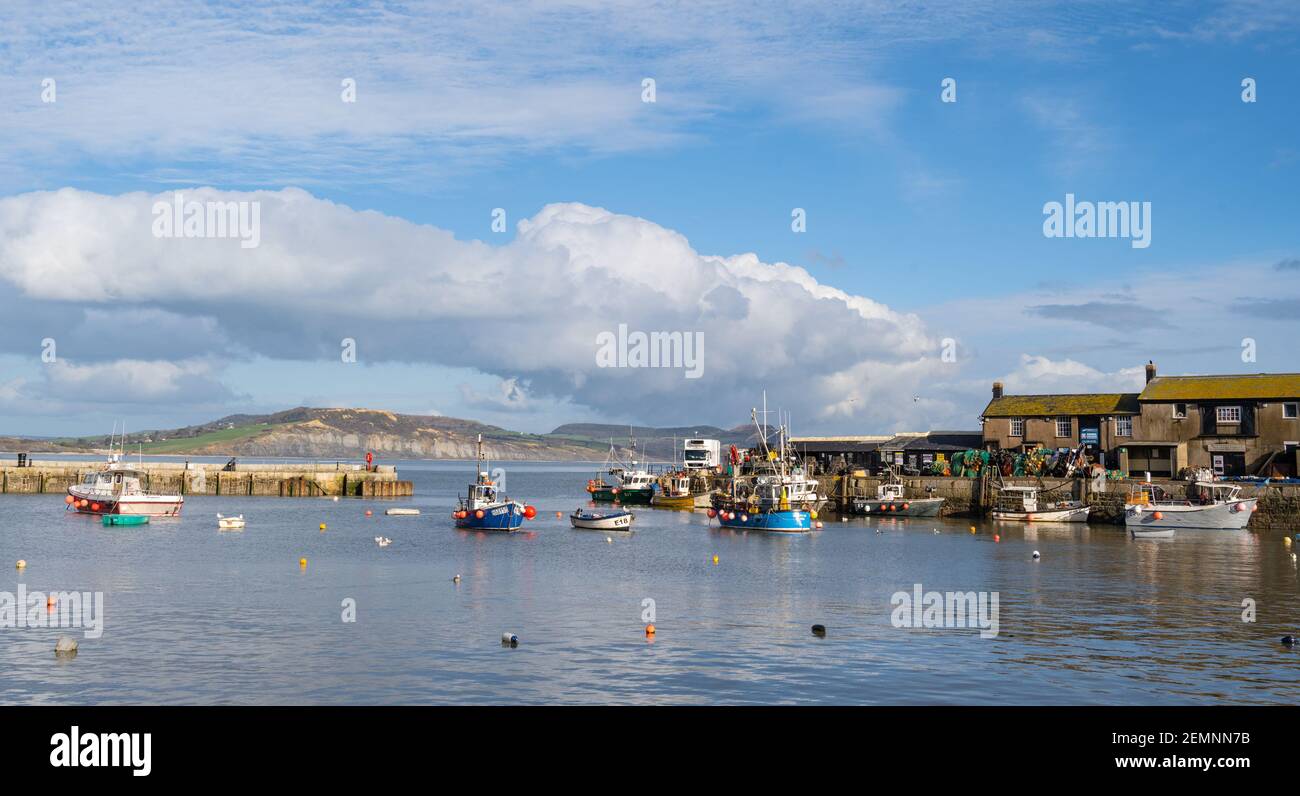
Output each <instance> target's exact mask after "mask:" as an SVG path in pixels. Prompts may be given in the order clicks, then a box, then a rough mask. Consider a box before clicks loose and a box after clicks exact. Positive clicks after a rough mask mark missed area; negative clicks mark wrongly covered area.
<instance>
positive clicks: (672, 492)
mask: <svg viewBox="0 0 1300 796" xmlns="http://www.w3.org/2000/svg"><path fill="white" fill-rule="evenodd" d="M650 505H651V506H654V507H656V508H661V509H694V508H695V494H694V493H693V492H691V477H690V476H689V475H684V474H682V473H673V474H671V475H666V476H664V477H662V478H660V479H659V491H658V492H656V493H655V495H654V497H652V498H650Z"/></svg>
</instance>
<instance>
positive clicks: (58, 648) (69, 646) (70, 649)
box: [54, 636, 77, 655]
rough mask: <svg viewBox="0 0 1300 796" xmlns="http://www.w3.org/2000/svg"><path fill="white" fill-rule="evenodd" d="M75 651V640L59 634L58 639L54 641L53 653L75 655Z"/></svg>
mask: <svg viewBox="0 0 1300 796" xmlns="http://www.w3.org/2000/svg"><path fill="white" fill-rule="evenodd" d="M76 653H77V640H76V639H75V638H73V637H72V636H59V640H58V641H56V642H55V643H54V654H55V655H75V654H76Z"/></svg>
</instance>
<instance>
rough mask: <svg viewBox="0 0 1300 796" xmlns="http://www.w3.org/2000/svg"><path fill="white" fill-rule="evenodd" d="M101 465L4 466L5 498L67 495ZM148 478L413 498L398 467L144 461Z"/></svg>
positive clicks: (182, 490)
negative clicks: (229, 466) (226, 465)
mask: <svg viewBox="0 0 1300 796" xmlns="http://www.w3.org/2000/svg"><path fill="white" fill-rule="evenodd" d="M101 469H103V465H102V464H101V463H99V462H50V461H33V462H30V463H29V464H28V465H27V466H25V467H17V466H13V465H6V466H4V467H0V493H2V494H11V495H13V494H19V495H21V494H49V493H63V492H65V491H66V490H67V488H68V487H69V486H71V485H73V484H75V483H78V482H80V481H81V480H83V479H84V478H85V476H86V475H87V474H89V473H94V472H97V471H99V470H101ZM137 469H139V470H141V471H142V472H143V473H145V474H146V475H147V476H148V489H149V490H150V491H152V492H158V493H161V494H167V495H176V494H180V495H213V496H229V497H234V496H238V497H249V496H254V497H257V496H261V497H333V496H339V497H363V498H385V497H410V496H411V495H412V494H413V493H414V487H413V485H412V483H411V482H410V481H401V480H398V478H397V468H396V467H393V466H392V465H380V466H378V467H375V468H374V469H372V470H366V469H365V468H364V467H363V466H361V465H354V464H337V465H335V464H320V463H315V464H293V463H283V464H238V465H236V467H235V469H234V470H225V469H224V466H223V465H220V464H197V463H190V464H188V465H186V464H185V463H182V462H145V463H144V464H143V465H140V466H138V467H137Z"/></svg>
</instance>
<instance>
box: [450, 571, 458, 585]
mask: <svg viewBox="0 0 1300 796" xmlns="http://www.w3.org/2000/svg"><path fill="white" fill-rule="evenodd" d="M451 582H452V583H460V573H457V574H456V577H454V578H452V579H451Z"/></svg>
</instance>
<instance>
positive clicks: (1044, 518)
mask: <svg viewBox="0 0 1300 796" xmlns="http://www.w3.org/2000/svg"><path fill="white" fill-rule="evenodd" d="M1089 509H1090V507H1089V506H1076V507H1072V508H1066V509H1044V510H1042V511H994V512H993V519H995V520H999V521H1002V522H1087V521H1088V511H1089Z"/></svg>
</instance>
